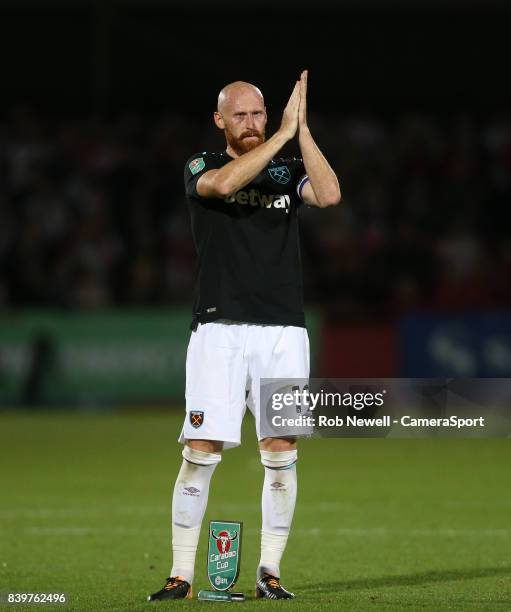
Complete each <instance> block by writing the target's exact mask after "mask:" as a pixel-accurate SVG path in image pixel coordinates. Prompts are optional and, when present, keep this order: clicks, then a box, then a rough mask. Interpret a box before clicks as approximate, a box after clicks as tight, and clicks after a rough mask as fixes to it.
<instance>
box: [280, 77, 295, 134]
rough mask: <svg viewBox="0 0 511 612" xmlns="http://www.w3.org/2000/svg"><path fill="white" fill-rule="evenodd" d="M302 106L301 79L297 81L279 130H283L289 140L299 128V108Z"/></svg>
mask: <svg viewBox="0 0 511 612" xmlns="http://www.w3.org/2000/svg"><path fill="white" fill-rule="evenodd" d="M299 108H300V81H296V84H295V88H294V89H293V93H292V94H291V97H290V98H289V101H288V103H287V106H286V108H285V109H284V114H283V115H282V122H281V124H280V129H279V132H281V133H282V134H283V135H284V136H285V137H286V139H287V140H291V138H293V137H294V135H295V134H296V130H297V129H298V110H299Z"/></svg>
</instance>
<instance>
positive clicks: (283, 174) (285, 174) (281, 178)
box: [268, 166, 291, 185]
mask: <svg viewBox="0 0 511 612" xmlns="http://www.w3.org/2000/svg"><path fill="white" fill-rule="evenodd" d="M268 172H269V174H270V176H271V178H272V179H273V180H274V181H275V182H276V183H279V184H280V185H285V184H286V183H289V181H290V180H291V172H289V168H288V167H287V166H277V167H276V168H268Z"/></svg>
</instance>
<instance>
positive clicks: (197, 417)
mask: <svg viewBox="0 0 511 612" xmlns="http://www.w3.org/2000/svg"><path fill="white" fill-rule="evenodd" d="M203 423H204V412H202V410H191V411H190V425H191V426H192V427H194V428H195V429H198V428H199V427H200V426H201V425H202V424H203Z"/></svg>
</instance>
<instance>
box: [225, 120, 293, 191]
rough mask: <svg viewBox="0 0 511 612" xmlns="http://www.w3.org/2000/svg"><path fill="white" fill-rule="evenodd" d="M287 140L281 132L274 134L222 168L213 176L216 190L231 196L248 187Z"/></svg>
mask: <svg viewBox="0 0 511 612" xmlns="http://www.w3.org/2000/svg"><path fill="white" fill-rule="evenodd" d="M287 140H288V138H287V137H286V135H285V134H283V133H282V132H281V131H278V132H275V134H274V135H273V136H272V137H271V138H269V139H268V140H267V141H266V142H264V143H263V144H262V145H259V146H258V147H256V148H255V149H252V151H249V152H248V153H245V154H244V155H241V156H240V157H237V158H236V159H233V160H232V161H231V162H229V163H228V164H226V165H225V166H223V167H222V168H221V169H220V170H218V172H217V173H216V176H215V183H216V184H217V186H218V190H219V191H220V192H222V193H224V194H225V195H231V194H233V193H235V192H236V191H238V190H239V189H241V188H242V187H244V186H245V185H248V183H250V182H251V181H252V180H253V179H254V178H255V177H256V176H257V175H258V174H259V173H260V172H261V170H262V169H263V168H265V167H266V166H267V165H268V164H269V162H270V161H271V159H272V158H273V157H274V156H275V155H276V154H277V153H278V152H279V151H280V149H282V147H283V146H284V145H285V144H286V142H287Z"/></svg>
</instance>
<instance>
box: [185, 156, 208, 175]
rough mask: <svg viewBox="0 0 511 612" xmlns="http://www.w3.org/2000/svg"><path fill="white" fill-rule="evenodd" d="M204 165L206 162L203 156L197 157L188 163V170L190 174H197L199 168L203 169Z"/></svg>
mask: <svg viewBox="0 0 511 612" xmlns="http://www.w3.org/2000/svg"><path fill="white" fill-rule="evenodd" d="M205 167H206V162H205V161H204V158H203V157H197V158H195V159H194V160H193V161H191V162H190V163H189V164H188V168H190V172H191V173H192V174H197V173H198V172H200V171H201V170H204V168H205Z"/></svg>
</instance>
